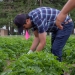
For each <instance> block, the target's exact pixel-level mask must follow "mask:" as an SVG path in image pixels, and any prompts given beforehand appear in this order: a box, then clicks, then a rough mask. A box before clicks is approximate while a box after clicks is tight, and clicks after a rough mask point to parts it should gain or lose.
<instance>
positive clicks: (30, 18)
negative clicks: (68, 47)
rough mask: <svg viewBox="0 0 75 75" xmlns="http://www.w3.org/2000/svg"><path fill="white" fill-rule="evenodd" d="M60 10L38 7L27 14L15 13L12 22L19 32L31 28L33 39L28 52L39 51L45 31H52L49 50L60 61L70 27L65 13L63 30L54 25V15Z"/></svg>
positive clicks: (70, 30)
mask: <svg viewBox="0 0 75 75" xmlns="http://www.w3.org/2000/svg"><path fill="white" fill-rule="evenodd" d="M59 12H60V11H59V10H57V9H54V8H50V7H40V8H36V9H34V10H32V11H30V12H29V13H28V14H20V15H17V16H16V17H15V19H14V23H15V24H16V26H17V27H18V30H19V31H20V32H21V31H22V30H23V28H25V29H30V28H32V30H33V32H34V35H35V37H34V40H33V43H32V46H31V48H30V50H29V52H28V54H29V53H31V52H34V51H41V50H42V49H43V48H44V46H45V45H46V32H47V31H52V49H51V52H52V53H53V54H54V55H55V56H58V60H59V61H61V57H62V49H63V47H64V45H65V43H66V41H67V39H68V38H69V36H70V34H71V32H72V29H73V22H72V19H71V18H70V17H69V16H68V15H67V16H66V19H65V20H64V21H63V22H62V25H63V27H64V28H63V30H60V29H58V28H57V27H56V24H55V20H56V16H57V15H58V13H59Z"/></svg>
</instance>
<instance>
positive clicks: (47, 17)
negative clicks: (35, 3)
mask: <svg viewBox="0 0 75 75" xmlns="http://www.w3.org/2000/svg"><path fill="white" fill-rule="evenodd" d="M59 12H60V11H59V10H57V9H54V8H50V7H40V8H37V9H34V10H32V11H31V12H29V14H28V15H29V17H30V19H31V21H32V25H33V26H32V29H33V31H34V30H36V29H38V32H39V33H43V32H46V31H48V29H49V28H51V27H52V26H53V25H55V20H56V16H57V15H58V13H59ZM69 19H70V17H69V16H67V17H66V19H65V21H67V20H69ZM65 21H64V22H65Z"/></svg>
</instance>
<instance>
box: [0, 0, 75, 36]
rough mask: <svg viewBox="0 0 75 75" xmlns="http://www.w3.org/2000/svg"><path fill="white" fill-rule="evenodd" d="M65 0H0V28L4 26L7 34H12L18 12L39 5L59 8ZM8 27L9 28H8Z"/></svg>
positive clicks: (25, 11)
mask: <svg viewBox="0 0 75 75" xmlns="http://www.w3.org/2000/svg"><path fill="white" fill-rule="evenodd" d="M66 2H67V0H1V1H0V28H1V27H3V26H6V29H8V32H9V34H11V35H13V34H14V29H16V27H15V25H14V24H13V19H14V17H15V15H17V14H20V13H28V12H29V11H31V10H32V9H35V8H37V7H41V6H49V7H52V8H56V9H59V10H61V8H62V7H63V5H64V4H65V3H66ZM74 11H75V10H73V11H72V12H70V15H71V17H72V18H73V21H74V20H75V17H74V16H75V14H74ZM9 27H10V29H9Z"/></svg>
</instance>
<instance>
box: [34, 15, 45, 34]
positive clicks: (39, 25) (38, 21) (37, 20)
mask: <svg viewBox="0 0 75 75" xmlns="http://www.w3.org/2000/svg"><path fill="white" fill-rule="evenodd" d="M33 17H34V19H33V22H34V24H35V25H36V26H37V29H38V32H39V33H43V32H45V27H44V25H45V23H46V22H45V20H44V19H41V18H40V15H37V14H36V15H35V16H33Z"/></svg>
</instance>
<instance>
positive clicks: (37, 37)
mask: <svg viewBox="0 0 75 75" xmlns="http://www.w3.org/2000/svg"><path fill="white" fill-rule="evenodd" d="M34 35H35V38H34V40H33V43H32V46H31V48H30V50H32V51H34V50H35V49H36V47H37V45H38V43H39V35H38V30H35V31H34Z"/></svg>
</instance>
